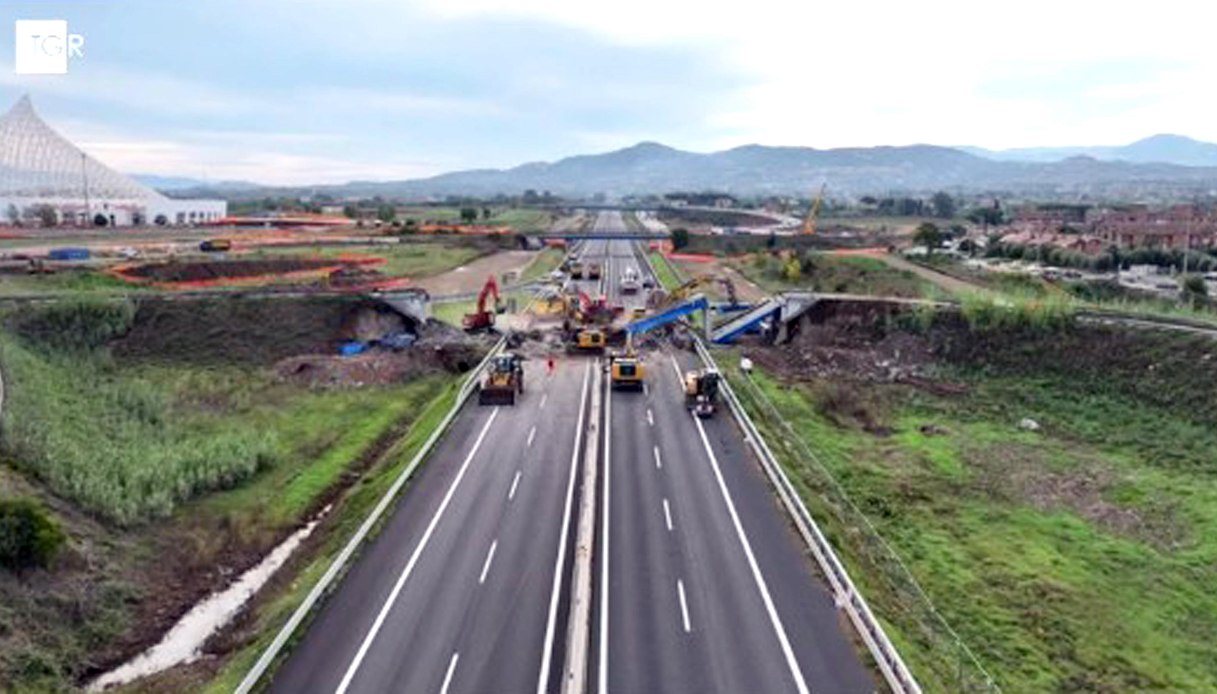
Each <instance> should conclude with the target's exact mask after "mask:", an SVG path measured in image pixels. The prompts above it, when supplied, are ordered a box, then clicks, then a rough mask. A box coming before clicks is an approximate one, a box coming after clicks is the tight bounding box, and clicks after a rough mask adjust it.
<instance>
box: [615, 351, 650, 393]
mask: <svg viewBox="0 0 1217 694" xmlns="http://www.w3.org/2000/svg"><path fill="white" fill-rule="evenodd" d="M644 378H646V367H645V366H643V363H642V360H641V359H639V358H638V355H636V354H634V351H633V350H632V349H629V350H626V351H625V352H624V353H622V354H615V355H613V356H611V357H609V384H610V385H611V386H612V387H613V388H614V389H616V390H642V381H643V379H644Z"/></svg>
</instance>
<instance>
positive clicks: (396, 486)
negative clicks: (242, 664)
mask: <svg viewBox="0 0 1217 694" xmlns="http://www.w3.org/2000/svg"><path fill="white" fill-rule="evenodd" d="M506 340H507V338H505V337H503V338H500V339H499V341H498V342H497V343H495V345H494V347H492V348H491V349H490V351H489V352H487V353H486V356H485V358H483V359H482V361H481V362H480V363H479V364H478V365H477V367H476V368H474V369H473V370H472V371H470V372H469V375H468V376H467V377H466V378H465V381H464V383H462V384H461V387H460V389H458V390H457V394H456V400H455V402H453V403H452V407H451V408H450V409H449V410H448V413H447V414H446V415H445V416H444V419H443V420H442V421H441V422H440V424H439V426H437V427H436V428H435V430H434V431H432V432H431V436H429V437H428V438H427V440H426V442H424V443H423V445H422V447H421V448H420V449H419V450H418V452H417V453H415V454H414V458H413V459H411V460H410V463H409V465H407V466H406V469H404V470H402V471H401V474H400V475H398V476H397V479H396V480H394V481H393V484H392V485H391V486H390V487H389V489H388V490H387V491H386V492H385V493H384V496H382V497H381V498H380V501H379V502H378V503H377V504H376V506H375V507H374V508H373V509H372V512H371V513H370V514H368V517H367V518H366V519H364V521H363V523H362V524H361V525H360V526H359V529H358V530H356V531H355V534H354V535H352V536H351V539H350V540H348V541H347V544H346V546H344V547H343V548H342V551H341V552H339V553H338V556H337V557H335V558H334V561H332V562H330V566H329V568H328V569H326V571H325V574H323V575H322V576H321V579H320V580H318V581H317V583H316V584H315V585H313V588H312V590H310V591H309V593H308V595H307V596H305V598H304V602H302V603H300V605H299V606H298V607H297V608H296V610H295V612H293V613H292V615H291V617H289V618H288V620H287V622H286V623H285V624H284V625H283V627H282V628H280V629H279V633H277V634H276V635H275V638H274V640H273V641H271V643H270V645H269V646H267V648H266V650H264V651H263V652H262V655H261V656H259V658H258V660H257V662H255V663H254V665H253V667H252V668H250V670H249V672H248V673H246V675H245V678H244V679H242V680H241V683H240V684H239V685H237V688H236V690H234V691H235V692H236V694H247V693H248V692H250V691H252V690H253V688H254V687H255V686H256V685H257V684H258V682H259V681H260V680H261V679H262V677H263V676H264V675H265V674H266V671H267V670H268V669H269V668H270V666H271V665H272V664H273V663H274V661H275V659H276V658H278V657H279V654H280V652H282V650H283V647H284V646H285V645H287V642H288V640H289V639H291V637H292V635H293V634H294V633H295V632H296V630H297V629H299V628H300V625H301V624H302V623H303V622H304V620H305V618H306V617H307V616H308V615H309V613H310V612H312V610H313V608H314V607H316V606H317V604H318V603H319V602H320V601H321V598H322V597H323V596H324V594H325V593H326V591H328V590H329V588H330V586H331V585H332V584H333V583H334V581H335V580H336V579H337V578H338V576H339V575H340V574H341V573H342V570H343V569H344V568H345V567H346V565H347V563H348V562H349V561H350V560H351V558H352V557H353V556H354V555H355V552H356V550H358V549H359V546H360V545H361V544H363V542H364V540H366V539H367V537H368V535H369V534H371V532H372V529H373V528H374V527H376V524H377V522H379V520H380V518H381V516H383V515H384V513H385V511H386V510H388V508H389V506H390V505H391V504H392V503H393V500H394V499H395V498H396V497H397V495H398V494H399V493H400V492H401V489H402V487H403V486H405V484H406V482H407V481H409V479H410V478H411V477H412V476H413V475H414V471H415V469H416V468H417V467H418V466H419V464H420V463H421V462H422V461H423V459H424V458H426V457H427V455H428V454H430V452H431V449H432V448H434V447H435V444H436V443H437V442H438V441H439V440H440V439H441V438H442V437H443V435H444V433H445V432H446V431H447V430H448V427H449V426H450V425H451V424H452V420H454V419H456V416H457V414H459V413H460V411H461V409H462V408H463V407H464V405H465V401H466V400H468V399H469V396H470V395H472V394H473V392H474V391H476V390H477V386H478V382H479V380H480V377H481V374H482V371H483V370H484V369H485V368H486V364H487V363H489V361H490V359H491V358H493V357H494V355H495V354H497V353H498V352H499V351H500V350H502V349H503V346H504V345H505V344H506Z"/></svg>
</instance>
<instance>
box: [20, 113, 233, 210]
mask: <svg viewBox="0 0 1217 694" xmlns="http://www.w3.org/2000/svg"><path fill="white" fill-rule="evenodd" d="M47 208H49V209H51V210H54V212H55V216H56V221H57V222H58V223H63V224H79V225H90V226H129V225H141V224H155V225H161V226H164V225H186V224H203V223H209V222H215V221H218V220H219V219H221V218H223V217H224V216H225V215H226V214H227V203H225V202H224V201H223V200H177V199H171V198H168V197H166V196H164V195H162V194H160V193H158V192H156V191H155V190H152V189H151V188H148V187H147V186H144V185H142V184H140V183H138V182H136V181H134V180H132V179H131V178H129V177H127V176H124V175H123V174H120V173H118V172H117V171H115V170H113V169H111V168H110V167H108V166H106V165H105V164H102V163H101V162H99V161H97V160H96V159H94V158H93V157H91V156H89V155H88V154H86V153H85V152H83V151H81V149H80V148H78V147H77V146H76V145H74V144H72V143H71V142H69V141H68V140H67V138H65V137H63V136H62V135H60V134H59V133H57V132H55V130H54V129H52V128H51V127H50V126H49V125H47V124H46V122H45V121H43V120H42V118H40V117H39V116H38V114H37V113H36V112H35V111H34V107H33V104H31V103H30V99H29V97H28V96H23V97H21V99H20V100H19V101H17V104H16V105H15V106H13V108H12V109H11V110H10V111H9V112H8V113H6V114H5V115H4V116H2V117H0V212H2V213H3V214H4V217H5V220H4V221H7V222H16V221H19V220H26V221H33V220H37V219H45V217H46V214H45V209H47Z"/></svg>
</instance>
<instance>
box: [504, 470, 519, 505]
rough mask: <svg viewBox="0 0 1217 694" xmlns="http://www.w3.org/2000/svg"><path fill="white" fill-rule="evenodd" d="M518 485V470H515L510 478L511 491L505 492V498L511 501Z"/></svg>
mask: <svg viewBox="0 0 1217 694" xmlns="http://www.w3.org/2000/svg"><path fill="white" fill-rule="evenodd" d="M518 486H520V471H519V470H516V476H515V478H514V479H513V480H511V491H509V492H507V500H508V501H511V500H512V499H514V498H515V496H516V487H518Z"/></svg>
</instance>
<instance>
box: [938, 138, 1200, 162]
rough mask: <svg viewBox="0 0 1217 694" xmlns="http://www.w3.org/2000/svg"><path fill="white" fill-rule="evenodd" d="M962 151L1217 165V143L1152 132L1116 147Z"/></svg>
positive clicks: (1016, 157)
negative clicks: (1141, 138)
mask: <svg viewBox="0 0 1217 694" xmlns="http://www.w3.org/2000/svg"><path fill="white" fill-rule="evenodd" d="M959 149H960V150H961V151H965V152H968V153H969V154H975V155H977V156H981V157H985V158H987V159H993V160H996V161H1022V162H1055V161H1062V160H1065V159H1068V158H1070V157H1077V156H1085V157H1092V158H1094V159H1099V160H1102V161H1128V162H1136V163H1145V164H1149V163H1155V164H1177V165H1179V166H1217V144H1213V143H1211V142H1201V141H1199V140H1193V139H1192V138H1190V137H1184V136H1182V135H1154V136H1152V137H1147V138H1145V139H1143V140H1137V141H1136V142H1134V143H1132V144H1129V145H1123V146H1119V147H1023V148H1018V149H1004V150H988V149H983V148H981V147H960V148H959Z"/></svg>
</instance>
